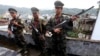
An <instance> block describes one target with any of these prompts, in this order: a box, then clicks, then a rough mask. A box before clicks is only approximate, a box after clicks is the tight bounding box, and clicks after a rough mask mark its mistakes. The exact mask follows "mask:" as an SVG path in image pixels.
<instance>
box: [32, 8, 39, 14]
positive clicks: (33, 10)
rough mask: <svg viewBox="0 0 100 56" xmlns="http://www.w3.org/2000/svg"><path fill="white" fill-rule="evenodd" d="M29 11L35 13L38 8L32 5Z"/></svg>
mask: <svg viewBox="0 0 100 56" xmlns="http://www.w3.org/2000/svg"><path fill="white" fill-rule="evenodd" d="M31 11H32V13H36V12H38V11H39V9H38V8H36V7H32V8H31Z"/></svg>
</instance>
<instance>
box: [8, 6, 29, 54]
mask: <svg viewBox="0 0 100 56" xmlns="http://www.w3.org/2000/svg"><path fill="white" fill-rule="evenodd" d="M8 11H9V13H10V15H11V17H12V20H11V21H10V24H9V25H8V33H9V34H13V35H14V39H15V43H16V44H17V46H18V47H21V50H20V51H18V52H22V53H23V54H26V53H27V50H26V42H25V39H24V36H23V29H24V25H23V23H22V21H21V19H19V17H17V11H16V10H15V9H13V8H9V9H8Z"/></svg>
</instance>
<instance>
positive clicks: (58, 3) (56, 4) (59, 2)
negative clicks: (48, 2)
mask: <svg viewBox="0 0 100 56" xmlns="http://www.w3.org/2000/svg"><path fill="white" fill-rule="evenodd" d="M54 5H55V7H63V6H64V4H63V3H62V2H61V1H55V3H54Z"/></svg>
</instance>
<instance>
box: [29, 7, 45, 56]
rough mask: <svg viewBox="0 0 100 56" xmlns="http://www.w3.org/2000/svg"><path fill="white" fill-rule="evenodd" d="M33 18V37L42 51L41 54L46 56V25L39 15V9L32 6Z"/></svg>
mask: <svg viewBox="0 0 100 56" xmlns="http://www.w3.org/2000/svg"><path fill="white" fill-rule="evenodd" d="M31 11H32V15H33V19H32V21H31V24H30V25H31V27H30V28H32V38H33V39H34V42H35V46H36V47H37V48H38V49H39V50H40V51H41V54H40V55H41V56H44V52H45V38H44V33H45V25H44V23H43V19H42V18H40V17H39V9H37V8H35V7H32V8H31Z"/></svg>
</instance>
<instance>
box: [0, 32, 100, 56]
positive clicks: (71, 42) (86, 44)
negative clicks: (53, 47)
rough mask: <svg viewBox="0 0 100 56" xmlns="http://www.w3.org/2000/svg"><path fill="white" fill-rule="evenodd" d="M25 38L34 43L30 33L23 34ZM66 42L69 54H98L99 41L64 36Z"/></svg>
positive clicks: (3, 33)
mask: <svg viewBox="0 0 100 56" xmlns="http://www.w3.org/2000/svg"><path fill="white" fill-rule="evenodd" d="M0 34H1V35H5V36H7V32H4V31H0ZM25 39H26V42H27V43H31V44H33V45H34V41H33V40H32V38H31V35H30V34H25ZM66 42H67V43H66V47H67V48H66V51H67V53H69V54H75V55H80V56H100V41H95V40H84V39H74V38H66Z"/></svg>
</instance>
